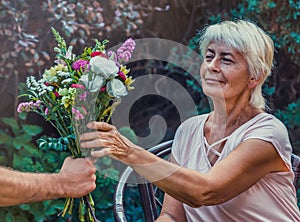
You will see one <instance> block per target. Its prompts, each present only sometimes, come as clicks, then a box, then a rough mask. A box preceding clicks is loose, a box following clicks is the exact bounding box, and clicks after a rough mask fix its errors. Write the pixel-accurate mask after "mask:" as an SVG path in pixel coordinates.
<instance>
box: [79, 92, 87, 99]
mask: <svg viewBox="0 0 300 222" xmlns="http://www.w3.org/2000/svg"><path fill="white" fill-rule="evenodd" d="M86 96H87V92H86V91H84V92H83V93H81V94H80V95H79V100H80V101H83V100H85V99H86Z"/></svg>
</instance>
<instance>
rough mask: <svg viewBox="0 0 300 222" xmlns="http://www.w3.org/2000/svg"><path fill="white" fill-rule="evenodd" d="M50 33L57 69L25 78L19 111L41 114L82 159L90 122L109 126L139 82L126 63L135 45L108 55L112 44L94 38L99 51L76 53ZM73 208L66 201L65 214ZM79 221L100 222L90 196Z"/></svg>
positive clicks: (128, 42) (128, 43)
mask: <svg viewBox="0 0 300 222" xmlns="http://www.w3.org/2000/svg"><path fill="white" fill-rule="evenodd" d="M51 30H52V33H53V35H54V37H55V39H56V41H57V47H55V48H54V51H55V52H56V53H57V54H56V60H55V65H54V66H52V67H51V68H50V69H46V70H45V72H44V73H43V75H42V77H41V78H40V79H36V78H35V77H34V76H29V77H28V78H27V79H26V86H27V91H28V93H26V94H23V95H21V96H25V97H26V99H27V101H26V102H22V103H20V104H19V106H18V110H17V111H18V112H36V113H38V114H39V115H41V116H42V117H43V118H44V119H45V120H46V121H49V122H50V123H51V124H52V125H53V126H54V127H55V129H56V130H57V132H58V133H59V135H60V136H61V137H60V138H59V141H60V143H63V144H64V145H65V146H66V147H67V148H68V149H69V151H70V152H71V154H72V156H73V157H75V158H76V157H83V156H85V155H84V154H83V153H82V151H81V149H80V143H79V134H80V133H82V132H83V131H86V130H87V128H86V124H87V122H89V121H91V120H96V121H106V122H108V121H109V120H110V117H111V115H112V113H113V111H114V110H115V107H116V106H117V105H118V104H119V103H120V101H121V97H122V96H125V95H127V90H130V89H132V88H133V87H131V84H132V83H133V82H134V80H133V78H132V77H131V76H129V75H128V74H129V69H127V68H126V66H125V63H126V62H128V61H129V59H130V58H131V54H132V52H133V51H134V49H135V42H134V40H132V39H131V38H129V39H127V40H126V41H125V42H124V43H123V44H122V46H121V47H120V48H119V49H118V50H117V51H116V52H114V51H109V52H106V49H105V47H106V44H107V43H108V40H104V41H102V42H100V41H98V40H95V46H94V47H86V48H85V49H84V51H83V53H82V54H80V55H75V54H73V53H72V46H69V47H67V45H66V42H65V40H64V39H63V38H62V37H61V36H60V34H59V33H58V32H57V31H56V30H55V29H54V28H52V29H51ZM46 142H47V141H44V143H46ZM39 145H40V146H41V144H39ZM73 204H74V199H73V198H67V199H66V202H65V206H64V209H63V211H62V216H64V215H65V214H66V213H69V214H72V208H73ZM79 219H80V220H81V221H86V220H88V221H97V219H96V217H95V214H94V203H93V199H92V196H91V194H88V195H87V196H84V197H82V198H80V202H79Z"/></svg>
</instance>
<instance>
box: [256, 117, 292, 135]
mask: <svg viewBox="0 0 300 222" xmlns="http://www.w3.org/2000/svg"><path fill="white" fill-rule="evenodd" d="M253 120H254V121H253V123H254V124H255V125H260V126H269V127H271V128H273V129H278V130H279V131H282V130H286V125H285V124H284V123H283V122H282V121H281V120H279V119H278V118H277V117H276V116H274V115H273V114H270V113H260V114H258V115H257V116H255V117H254V118H253Z"/></svg>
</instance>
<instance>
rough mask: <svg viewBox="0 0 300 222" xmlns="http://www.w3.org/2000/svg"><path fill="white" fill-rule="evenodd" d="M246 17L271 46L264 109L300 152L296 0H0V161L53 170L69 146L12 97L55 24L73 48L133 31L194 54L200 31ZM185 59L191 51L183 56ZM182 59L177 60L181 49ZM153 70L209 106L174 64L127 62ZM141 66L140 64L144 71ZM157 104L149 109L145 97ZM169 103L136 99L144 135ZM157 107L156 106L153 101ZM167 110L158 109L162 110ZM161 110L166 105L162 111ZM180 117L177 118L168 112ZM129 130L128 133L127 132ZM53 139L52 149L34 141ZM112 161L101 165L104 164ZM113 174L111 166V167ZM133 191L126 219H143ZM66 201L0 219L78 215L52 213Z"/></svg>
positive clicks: (117, 39)
mask: <svg viewBox="0 0 300 222" xmlns="http://www.w3.org/2000/svg"><path fill="white" fill-rule="evenodd" d="M234 18H249V19H251V20H253V21H255V22H257V23H258V24H259V25H260V26H261V27H263V28H264V29H265V30H268V31H269V33H270V35H271V37H272V38H273V40H274V42H275V46H276V55H275V61H276V63H275V67H274V70H273V75H272V76H271V77H270V78H269V79H268V82H267V85H266V86H265V88H264V93H265V95H266V97H267V99H268V105H269V107H270V112H271V113H273V114H275V115H276V116H278V118H280V119H281V120H282V121H283V122H284V124H285V125H286V126H287V128H288V130H289V132H290V139H291V142H292V144H293V147H294V152H295V153H297V154H300V138H299V135H300V132H299V129H300V95H299V92H300V87H299V84H300V75H299V70H300V69H299V68H300V67H299V66H300V57H299V51H300V49H299V45H300V32H299V29H300V26H299V22H300V19H299V18H300V2H299V1H297V0H284V1H282V0H261V1H255V0H251V1H245V0H232V1H221V0H203V1H197V0H161V1H155V0H142V1H141V0H139V1H137V0H98V1H92V0H85V1H84V0H79V1H75V0H64V1H63V0H53V1H38V0H35V1H34V0H27V1H24V0H10V1H5V0H1V1H0V21H1V23H0V41H1V43H2V44H1V45H0V56H1V59H0V84H1V87H0V96H1V98H2V99H1V100H0V117H1V123H0V163H1V165H4V166H8V167H12V168H14V169H16V170H21V171H26V172H55V171H57V170H58V169H59V168H60V167H61V164H62V162H63V160H64V158H65V157H66V156H67V155H68V153H67V152H66V151H65V150H64V147H63V144H60V143H59V141H56V140H55V137H56V136H57V134H56V132H55V130H54V129H53V128H52V127H51V126H50V125H49V124H47V123H46V122H45V121H44V120H42V119H40V117H38V116H36V115H34V114H29V115H18V114H17V112H16V107H17V104H18V103H19V102H20V101H19V99H18V97H17V96H18V94H19V93H20V92H22V90H23V86H24V81H25V78H26V76H28V75H35V76H38V75H40V74H41V73H42V72H43V70H44V69H45V68H46V67H50V66H51V65H53V64H52V61H53V58H54V52H53V46H54V45H55V41H54V38H53V36H52V34H51V31H50V27H54V28H55V29H56V30H58V31H59V32H60V33H61V34H62V35H63V36H64V37H65V39H66V41H67V42H69V43H71V44H72V45H74V51H78V52H80V51H82V50H83V48H84V46H85V45H92V44H93V43H94V42H93V40H94V39H95V38H97V39H106V38H108V39H109V40H110V43H109V45H110V46H114V45H116V44H118V43H121V42H123V41H124V40H125V39H126V38H127V37H129V36H131V37H133V38H135V39H138V38H147V37H157V38H165V39H169V40H173V41H176V42H178V43H181V44H183V45H186V46H188V47H190V48H192V49H193V50H195V51H196V52H197V45H196V44H197V43H196V40H197V38H198V36H197V33H198V31H199V30H200V29H201V28H203V27H204V26H205V25H207V24H211V23H215V22H217V21H219V20H220V19H234ZM186 56H188V55H186ZM178 59H181V57H180V56H179V57H178ZM148 69H155V70H158V71H159V72H161V73H164V74H165V75H172V76H176V77H175V78H176V79H177V80H178V81H179V82H180V83H181V84H182V85H184V86H185V87H186V88H187V90H189V92H190V93H191V95H192V96H193V98H194V99H195V101H196V102H197V104H199V105H198V110H199V113H201V112H206V111H208V108H207V107H208V103H207V101H205V100H204V99H203V94H202V93H201V88H200V87H199V86H197V84H196V83H195V82H194V81H193V80H191V79H189V78H187V74H186V73H185V72H184V71H182V70H180V69H179V68H177V67H174V66H172V65H169V64H165V63H163V62H159V61H152V62H145V61H141V62H137V63H135V64H132V65H131V70H132V73H133V75H135V76H138V75H142V74H145V73H147V71H146V70H148ZM141 70H142V71H141ZM153 102H154V104H155V106H153V107H154V108H153V110H152V111H151V112H149V110H148V111H147V107H148V104H149V103H151V104H153ZM169 106H171V104H169V103H167V102H166V101H163V100H161V98H150V99H149V100H146V101H141V102H139V103H138V104H137V107H135V109H134V110H135V112H134V113H133V114H131V117H132V119H133V120H132V121H131V123H132V126H131V127H132V128H133V129H134V131H135V133H136V134H137V135H144V134H145V133H147V132H144V130H145V128H146V129H147V127H138V126H147V121H146V120H147V119H149V116H147V115H154V114H156V113H160V114H163V115H168V112H169V110H172V109H170V107H169ZM155 107H156V108H155ZM162 107H163V108H162ZM162 110H163V111H162ZM174 118H176V116H175V117H174ZM179 124H180V123H179V122H178V120H177V119H172V120H171V123H170V125H168V126H169V129H168V135H166V137H165V139H169V138H172V137H173V135H174V132H175V130H176V127H177V126H178V125H179ZM125 131H126V130H125ZM49 138H50V140H51V139H52V143H51V144H50V145H49V146H39V142H41V141H43V140H49ZM109 164H110V163H109V162H107V165H109ZM107 170H109V172H107V173H110V174H111V173H115V174H117V171H115V169H114V168H113V167H112V168H108V169H107ZM103 175H104V174H101V175H100V174H99V176H98V177H97V189H96V190H95V191H94V193H93V196H94V200H95V202H96V203H97V204H96V208H97V209H96V212H97V217H98V218H101V221H113V215H112V198H113V192H114V186H115V184H116V181H114V180H112V179H110V178H109V177H105V176H103ZM137 199H138V193H136V192H134V191H133V192H132V193H131V195H130V197H129V198H128V199H127V202H128V204H127V205H128V215H130V217H131V221H143V217H142V213H141V210H140V203H139V202H138V201H137ZM63 203H64V200H61V199H57V200H50V201H45V202H41V203H34V204H24V205H20V206H14V207H2V208H0V215H1V216H2V217H1V218H0V222H1V221H7V222H10V221H18V222H19V221H20V222H22V221H76V217H75V216H73V217H72V216H69V217H66V218H61V217H58V216H57V214H58V213H59V212H60V211H61V209H62V207H63Z"/></svg>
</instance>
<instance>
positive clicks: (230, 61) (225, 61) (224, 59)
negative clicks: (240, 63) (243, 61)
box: [222, 58, 233, 64]
mask: <svg viewBox="0 0 300 222" xmlns="http://www.w3.org/2000/svg"><path fill="white" fill-rule="evenodd" d="M222 60H223V61H224V63H226V64H229V63H233V61H232V60H231V59H227V58H223V59H222Z"/></svg>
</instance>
